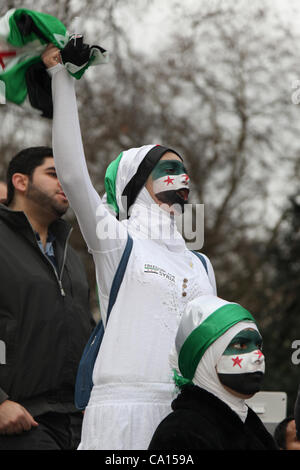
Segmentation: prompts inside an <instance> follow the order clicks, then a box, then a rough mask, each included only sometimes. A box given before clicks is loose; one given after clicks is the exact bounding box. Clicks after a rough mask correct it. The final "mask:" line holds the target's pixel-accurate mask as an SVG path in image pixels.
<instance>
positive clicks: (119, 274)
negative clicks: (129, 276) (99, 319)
mask: <svg viewBox="0 0 300 470" xmlns="http://www.w3.org/2000/svg"><path fill="white" fill-rule="evenodd" d="M132 245H133V240H132V238H131V236H130V235H129V234H128V239H127V243H126V246H125V249H124V252H123V255H122V258H121V261H120V264H119V266H118V269H117V271H116V274H115V277H114V280H113V283H112V286H111V290H110V295H109V302H108V308H107V314H106V324H107V321H108V318H109V315H110V312H111V310H112V308H113V306H114V304H115V301H116V298H117V295H118V292H119V289H120V286H121V284H122V281H123V277H124V274H125V271H126V268H127V264H128V260H129V256H130V253H131V250H132Z"/></svg>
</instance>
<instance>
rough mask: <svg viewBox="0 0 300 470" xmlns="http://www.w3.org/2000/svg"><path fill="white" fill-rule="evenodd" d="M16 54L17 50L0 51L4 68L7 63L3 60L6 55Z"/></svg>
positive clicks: (0, 61) (0, 59)
mask: <svg viewBox="0 0 300 470" xmlns="http://www.w3.org/2000/svg"><path fill="white" fill-rule="evenodd" d="M15 55H16V51H0V65H1V67H2V69H3V70H4V69H5V64H4V61H3V58H4V57H14V56H15Z"/></svg>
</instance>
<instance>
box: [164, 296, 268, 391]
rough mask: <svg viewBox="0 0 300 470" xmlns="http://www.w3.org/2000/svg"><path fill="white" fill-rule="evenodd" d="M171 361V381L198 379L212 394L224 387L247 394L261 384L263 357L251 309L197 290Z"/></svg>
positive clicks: (179, 331) (183, 316)
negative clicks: (248, 309)
mask: <svg viewBox="0 0 300 470" xmlns="http://www.w3.org/2000/svg"><path fill="white" fill-rule="evenodd" d="M175 346H176V348H175V350H176V354H177V357H178V360H177V363H178V367H177V371H176V361H174V351H173V353H172V354H171V358H170V359H171V363H173V367H174V369H175V381H176V380H177V384H178V385H179V386H182V385H184V384H187V383H193V384H195V385H198V386H200V387H202V388H204V389H206V390H207V391H210V392H212V393H214V394H216V395H218V394H219V395H220V396H224V394H225V391H226V393H229V394H230V395H233V396H235V397H238V398H242V399H247V398H250V397H251V396H253V395H254V394H255V393H256V392H258V391H259V390H260V387H261V382H262V379H263V377H264V371H265V363H264V356H263V354H262V352H261V348H262V338H261V335H260V333H259V331H258V329H257V326H256V323H255V320H254V318H253V317H252V315H251V314H250V313H249V312H248V311H247V310H246V309H244V308H243V307H242V306H241V305H239V304H236V303H232V302H227V301H225V300H223V299H220V298H219V297H216V296H211V295H207V296H200V297H199V298H197V299H195V300H193V301H192V302H190V303H189V304H188V306H187V308H186V310H185V312H184V313H183V315H182V318H181V321H180V324H179V328H178V332H177V335H176V340H175Z"/></svg>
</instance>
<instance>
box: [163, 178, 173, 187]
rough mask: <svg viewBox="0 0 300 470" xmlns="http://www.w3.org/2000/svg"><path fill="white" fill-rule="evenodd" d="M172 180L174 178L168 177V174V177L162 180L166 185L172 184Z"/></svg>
mask: <svg viewBox="0 0 300 470" xmlns="http://www.w3.org/2000/svg"><path fill="white" fill-rule="evenodd" d="M173 181H174V178H170V176H168V178H167V179H166V180H164V183H167V185H168V186H169V184H173Z"/></svg>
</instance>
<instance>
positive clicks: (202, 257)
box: [191, 250, 208, 274]
mask: <svg viewBox="0 0 300 470" xmlns="http://www.w3.org/2000/svg"><path fill="white" fill-rule="evenodd" d="M191 251H192V253H194V255H196V256H197V258H199V259H200V261H201V263H202V264H203V266H204V268H205V271H206V272H207V274H208V268H207V262H206V259H205V257H204V256H203V255H202V254H201V253H199V251H194V250H191Z"/></svg>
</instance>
